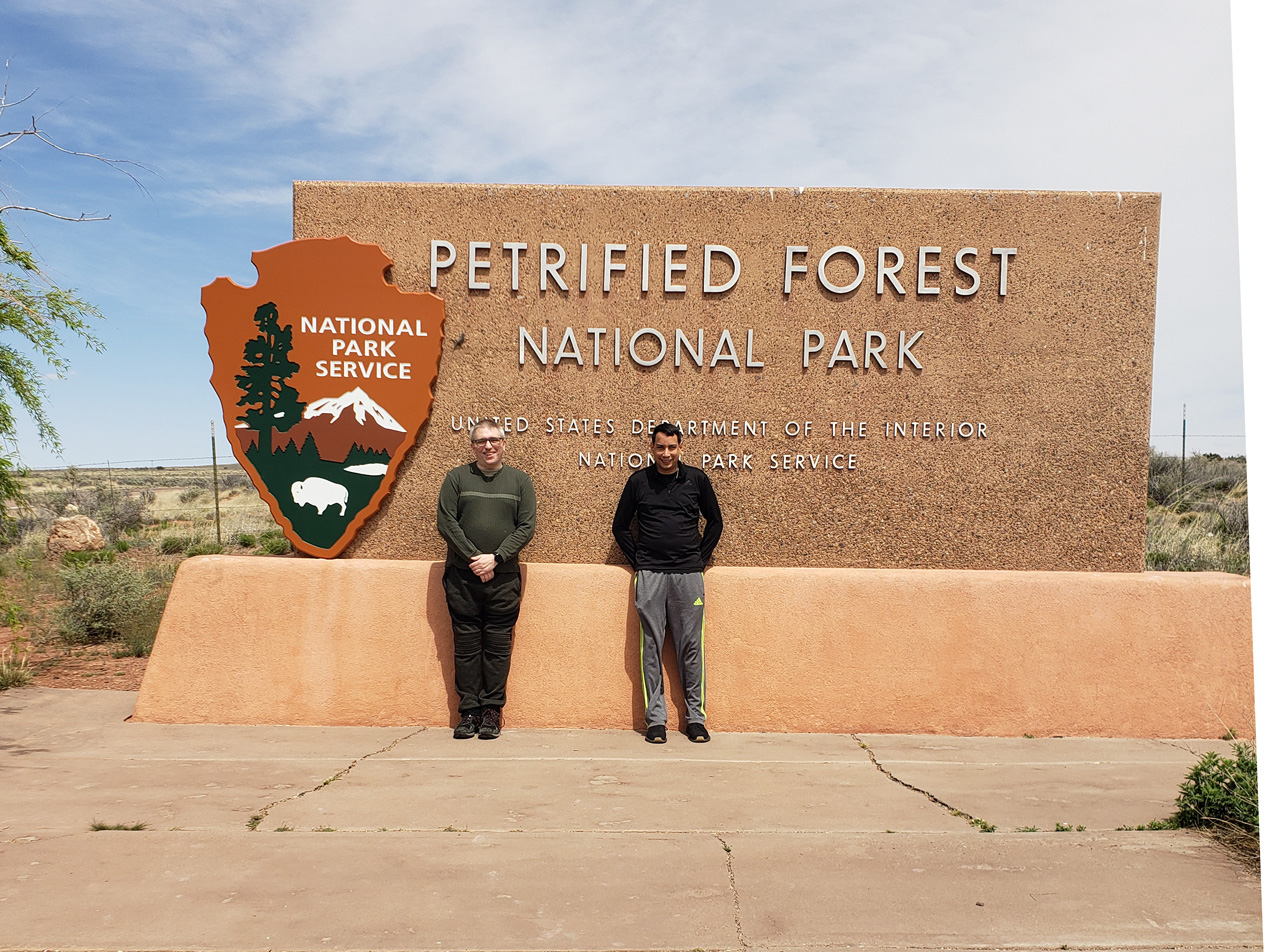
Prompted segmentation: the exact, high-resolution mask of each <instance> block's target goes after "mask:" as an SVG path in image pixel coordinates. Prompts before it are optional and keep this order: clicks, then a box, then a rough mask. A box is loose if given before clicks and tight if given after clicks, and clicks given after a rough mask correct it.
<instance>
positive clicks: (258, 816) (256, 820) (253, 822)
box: [249, 727, 426, 833]
mask: <svg viewBox="0 0 1280 952" xmlns="http://www.w3.org/2000/svg"><path fill="white" fill-rule="evenodd" d="M425 730H426V728H425V727H419V728H418V729H417V730H416V731H410V732H409V733H407V734H405V735H404V736H403V737H397V738H396V739H395V740H393V741H392V742H391V743H389V744H387V746H385V747H382V748H379V749H378V750H371V751H370V752H369V753H367V754H365V755H364V756H363V757H357V758H356V759H355V760H353V761H351V763H349V764H347V765H346V766H345V767H343V768H342V769H341V770H339V771H338V772H337V773H336V774H334V775H333V776H332V777H330V778H329V779H327V780H323V781H321V782H320V783H318V784H316V785H315V786H314V787H312V788H311V789H310V790H303V791H302V792H301V793H295V794H292V795H290V796H287V797H281V798H280V799H279V800H276V801H274V802H272V803H268V804H267V805H266V806H265V807H262V808H261V809H259V810H255V811H254V814H253V816H251V817H250V818H249V829H250V831H252V832H255V833H256V832H257V831H258V827H259V826H260V825H261V824H262V821H263V820H265V819H266V818H267V814H268V813H270V812H271V811H272V810H273V809H275V808H276V807H278V806H279V805H280V804H282V803H288V802H289V801H290V800H297V799H300V798H301V797H305V796H306V795H307V794H308V793H315V792H316V791H317V790H323V789H324V788H325V787H327V786H329V784H331V783H335V782H337V781H339V780H341V779H342V778H343V777H345V776H346V775H347V774H349V773H351V771H352V770H353V769H355V766H356V765H357V764H358V763H360V762H361V761H362V760H368V759H369V758H370V757H376V756H377V755H378V754H385V753H386V752H387V751H389V750H391V749H392V748H393V747H395V746H396V745H397V744H399V743H400V742H401V741H405V740H408V739H409V738H410V737H416V736H417V735H418V734H421V733H422V732H423V731H425Z"/></svg>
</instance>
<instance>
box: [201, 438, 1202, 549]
mask: <svg viewBox="0 0 1280 952" xmlns="http://www.w3.org/2000/svg"><path fill="white" fill-rule="evenodd" d="M1184 428H1185V427H1184ZM209 445H210V446H211V447H212V448H213V525H214V530H213V531H214V533H215V534H216V536H217V540H218V545H222V509H221V507H220V506H219V505H218V435H217V431H216V430H214V428H213V421H212V420H210V421H209Z"/></svg>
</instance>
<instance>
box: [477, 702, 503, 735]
mask: <svg viewBox="0 0 1280 952" xmlns="http://www.w3.org/2000/svg"><path fill="white" fill-rule="evenodd" d="M501 733H502V711H501V710H499V709H498V708H496V707H486V708H485V709H484V710H483V711H481V712H480V739H481V740H493V739H494V738H495V737H497V736H498V735H499V734H501Z"/></svg>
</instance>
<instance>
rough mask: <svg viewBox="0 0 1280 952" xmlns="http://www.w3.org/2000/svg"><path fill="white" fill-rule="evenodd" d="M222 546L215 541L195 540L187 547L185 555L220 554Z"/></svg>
mask: <svg viewBox="0 0 1280 952" xmlns="http://www.w3.org/2000/svg"><path fill="white" fill-rule="evenodd" d="M221 554H222V546H221V545H219V544H218V543H217V542H197V543H196V544H195V545H193V546H191V548H189V549H187V555H221Z"/></svg>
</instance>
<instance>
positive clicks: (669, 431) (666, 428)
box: [649, 420, 684, 444]
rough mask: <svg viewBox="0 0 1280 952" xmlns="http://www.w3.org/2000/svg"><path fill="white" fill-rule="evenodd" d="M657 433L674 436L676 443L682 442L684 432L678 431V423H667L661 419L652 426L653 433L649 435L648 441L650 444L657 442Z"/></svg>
mask: <svg viewBox="0 0 1280 952" xmlns="http://www.w3.org/2000/svg"><path fill="white" fill-rule="evenodd" d="M659 433H661V434H662V435H663V436H674V437H675V438H676V443H682V442H684V434H683V433H681V432H680V424H679V423H668V422H667V421H666V420H663V421H662V422H661V423H659V424H658V425H657V426H656V427H654V429H653V433H652V434H651V435H650V436H649V442H650V443H651V444H652V443H657V442H658V434H659Z"/></svg>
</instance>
